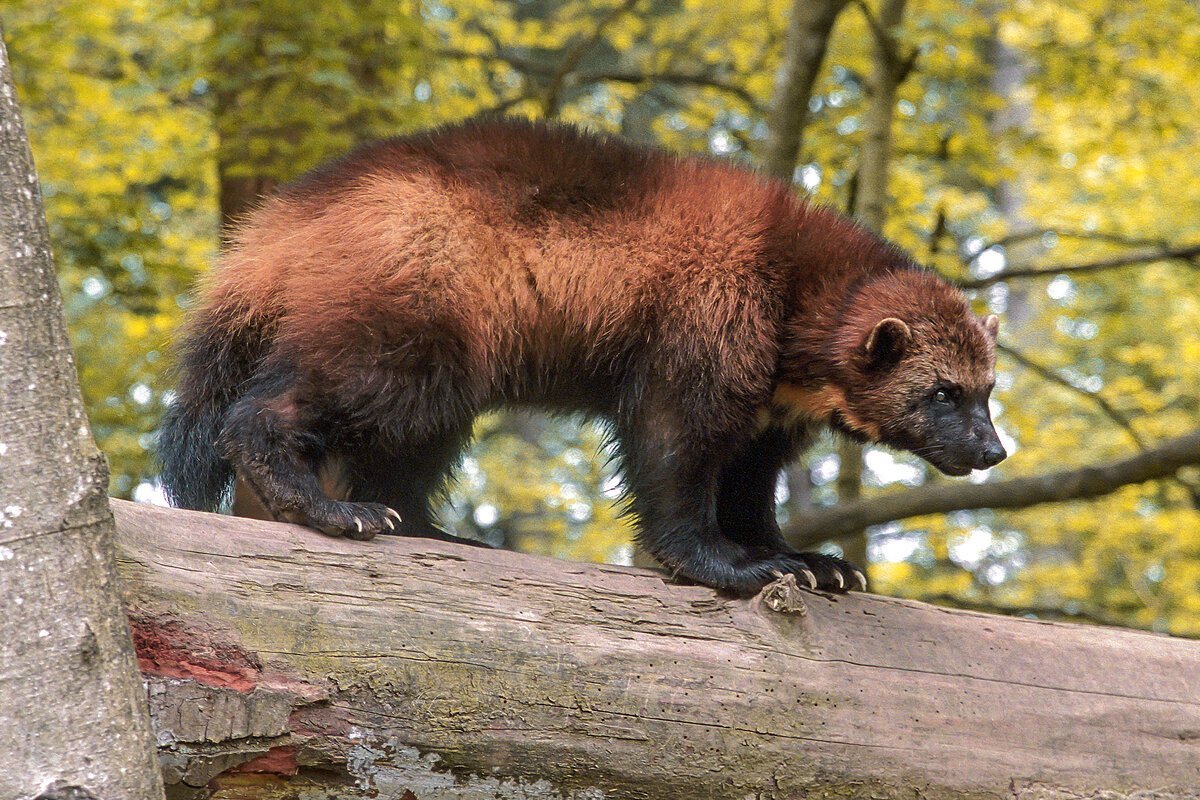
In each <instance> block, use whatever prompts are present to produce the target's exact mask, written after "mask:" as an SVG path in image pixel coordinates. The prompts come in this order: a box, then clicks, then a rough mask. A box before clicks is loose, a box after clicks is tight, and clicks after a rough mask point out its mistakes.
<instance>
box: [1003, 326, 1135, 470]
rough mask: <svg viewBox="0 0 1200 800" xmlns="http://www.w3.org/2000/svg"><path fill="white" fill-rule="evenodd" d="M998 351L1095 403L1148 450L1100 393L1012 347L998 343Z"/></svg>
mask: <svg viewBox="0 0 1200 800" xmlns="http://www.w3.org/2000/svg"><path fill="white" fill-rule="evenodd" d="M996 349H997V350H998V351H1000V352H1001V353H1004V354H1005V355H1006V356H1008V357H1009V358H1011V359H1012V360H1013V361H1016V362H1017V363H1018V364H1020V365H1021V366H1023V367H1025V368H1026V369H1028V370H1030V371H1032V372H1035V373H1037V374H1038V375H1040V376H1041V377H1043V378H1045V379H1046V380H1048V381H1050V382H1051V383H1055V384H1058V385H1059V386H1061V387H1063V388H1064V389H1068V390H1070V391H1071V392H1074V393H1075V394H1077V395H1079V396H1081V397H1086V398H1087V399H1088V400H1090V401H1091V402H1093V403H1095V404H1096V406H1097V407H1099V409H1100V410H1101V411H1102V412H1103V413H1104V415H1105V416H1106V417H1108V418H1109V419H1110V420H1112V421H1113V422H1114V423H1115V424H1116V425H1117V427H1119V428H1121V430H1123V431H1125V432H1126V433H1127V434H1129V438H1130V439H1132V440H1133V443H1134V444H1135V445H1137V447H1138V449H1139V450H1145V449H1146V443H1145V441H1143V439H1142V437H1141V436H1139V435H1138V432H1137V431H1135V430H1134V429H1133V424H1132V423H1130V421H1129V418H1128V417H1126V416H1125V415H1124V414H1122V413H1121V412H1120V411H1117V409H1116V408H1114V407H1113V405H1112V404H1111V403H1109V402H1108V400H1107V399H1105V398H1104V397H1103V396H1102V395H1101V394H1100V393H1099V392H1089V391H1088V390H1087V389H1082V388H1080V387H1078V386H1076V385H1075V384H1073V383H1071V382H1070V381H1069V380H1067V379H1066V378H1064V377H1063V376H1061V375H1059V374H1058V373H1057V372H1055V371H1054V370H1052V369H1050V368H1049V367H1046V366H1043V365H1042V364H1039V363H1038V362H1036V361H1034V360H1033V359H1031V358H1030V357H1029V356H1027V355H1025V354H1024V353H1022V352H1021V351H1020V350H1017V349H1016V348H1014V347H1013V346H1011V345H1007V344H1000V343H997V344H996Z"/></svg>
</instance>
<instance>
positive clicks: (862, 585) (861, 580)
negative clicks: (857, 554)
mask: <svg viewBox="0 0 1200 800" xmlns="http://www.w3.org/2000/svg"><path fill="white" fill-rule="evenodd" d="M854 577H855V578H857V579H858V589H859V591H860V592H865V591H866V590H867V576H866V575H863V574H862V573H861V572H859V571H858V570H854Z"/></svg>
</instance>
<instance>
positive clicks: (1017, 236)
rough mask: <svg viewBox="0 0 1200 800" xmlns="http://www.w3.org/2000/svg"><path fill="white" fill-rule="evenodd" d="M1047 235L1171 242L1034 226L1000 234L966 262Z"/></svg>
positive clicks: (1154, 243)
mask: <svg viewBox="0 0 1200 800" xmlns="http://www.w3.org/2000/svg"><path fill="white" fill-rule="evenodd" d="M1047 235H1051V236H1057V237H1059V238H1061V239H1086V240H1091V241H1096V242H1107V243H1109V244H1121V245H1128V246H1129V247H1157V248H1159V249H1161V250H1168V249H1170V247H1171V243H1170V242H1168V241H1166V240H1165V239H1155V238H1153V237H1140V236H1125V235H1123V234H1120V233H1105V232H1104V231H1077V230H1071V229H1069V228H1053V227H1051V228H1035V229H1033V230H1027V231H1018V232H1016V233H1010V234H1009V235H1008V236H1002V237H1000V238H999V239H997V240H995V241H994V242H989V243H988V244H986V245H984V246H983V247H982V248H980V249H979V250H978V251H977V252H974V253H971V254H970V255H969V256H967V257H966V262H967V263H970V262H972V261H974V260H975V259H976V258H978V257H979V254H980V253H982V252H983V251H984V250H988V249H990V248H992V247H1008V246H1009V245H1014V244H1020V243H1021V242H1027V241H1029V240H1031V239H1040V238H1042V237H1043V236H1047Z"/></svg>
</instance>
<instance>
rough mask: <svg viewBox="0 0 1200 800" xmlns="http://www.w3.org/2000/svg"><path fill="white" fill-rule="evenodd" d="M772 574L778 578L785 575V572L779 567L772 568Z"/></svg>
mask: <svg viewBox="0 0 1200 800" xmlns="http://www.w3.org/2000/svg"><path fill="white" fill-rule="evenodd" d="M771 574H772V575H774V576H775V578H776V580H778V579H779V578H782V577H783V572H781V571H780V570H777V569H773V570H771Z"/></svg>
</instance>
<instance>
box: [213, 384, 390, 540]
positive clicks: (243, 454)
mask: <svg viewBox="0 0 1200 800" xmlns="http://www.w3.org/2000/svg"><path fill="white" fill-rule="evenodd" d="M320 418H321V414H320V411H319V409H317V408H315V407H314V406H313V405H312V404H311V402H310V401H308V400H306V399H305V397H304V395H303V393H302V392H300V391H298V389H297V387H296V386H295V384H294V382H293V381H292V380H291V379H289V378H284V377H279V376H267V377H260V379H259V380H257V381H255V382H254V383H253V384H252V385H251V388H250V390H249V391H248V392H247V393H246V394H245V395H243V396H242V398H241V399H240V400H238V401H237V402H236V403H234V404H233V405H232V406H231V407H230V409H229V411H228V412H227V413H226V416H225V425H224V428H223V429H222V431H221V435H220V436H219V437H218V439H217V451H218V452H219V453H220V454H221V457H222V458H224V459H226V460H227V461H229V463H230V464H231V465H233V468H234V470H236V472H237V474H238V477H239V478H240V479H241V480H242V481H243V482H244V483H245V484H246V485H247V486H248V487H249V488H250V489H251V490H252V491H253V492H254V494H255V495H256V497H257V499H258V500H259V501H260V502H261V503H262V504H263V505H264V506H265V507H266V508H267V510H268V511H269V512H270V513H271V515H272V516H274V517H275V519H278V520H281V521H286V522H296V523H299V524H301V525H307V526H309V527H312V528H316V529H317V530H319V531H321V532H323V533H327V534H329V535H331V536H343V535H345V536H349V537H350V538H353V539H370V538H371V537H373V536H374V535H375V534H377V533H380V532H383V531H390V530H393V529H394V528H395V521H396V520H398V519H399V514H397V513H396V512H395V511H393V510H392V509H390V508H388V507H387V506H385V505H382V504H379V503H351V502H346V501H341V500H334V499H332V498H330V497H329V496H328V495H327V494H325V492H324V490H323V489H322V486H321V482H320V480H319V479H318V477H317V473H316V469H315V465H318V464H320V463H321V462H322V461H323V460H324V458H325V456H326V455H327V454H328V451H329V446H330V443H329V442H328V441H327V435H326V434H325V433H324V432H323V431H322V430H321V426H320V424H319V421H320Z"/></svg>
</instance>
